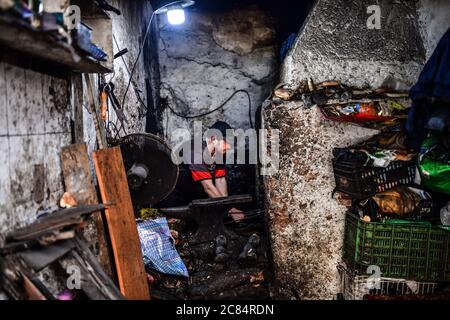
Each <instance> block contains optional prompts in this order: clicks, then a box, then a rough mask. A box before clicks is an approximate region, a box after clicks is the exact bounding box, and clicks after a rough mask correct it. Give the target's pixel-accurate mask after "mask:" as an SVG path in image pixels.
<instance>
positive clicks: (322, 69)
mask: <svg viewBox="0 0 450 320" xmlns="http://www.w3.org/2000/svg"><path fill="white" fill-rule="evenodd" d="M377 3H378V4H379V5H380V6H381V13H382V19H381V23H382V25H381V26H382V28H381V30H368V29H367V27H366V20H367V18H368V17H369V15H368V14H367V13H366V9H367V6H369V5H373V4H377ZM424 62H425V49H424V46H423V45H422V39H421V36H420V31H419V26H418V14H417V11H416V6H415V2H414V1H373V0H370V1H369V0H362V1H361V0H357V1H356V0H353V1H335V0H318V1H317V3H316V6H315V7H314V8H313V10H312V12H311V14H310V16H309V20H308V21H307V23H306V25H305V27H304V29H303V32H302V33H301V35H300V36H299V37H298V39H297V42H296V45H295V47H294V48H293V49H292V50H291V52H290V54H289V56H288V57H287V58H286V61H285V63H284V65H283V67H282V73H281V77H282V79H283V80H284V82H287V83H289V84H290V85H291V86H292V87H294V88H295V87H296V86H297V85H298V83H299V82H300V81H301V80H303V79H306V78H309V77H311V78H312V79H313V80H314V81H316V82H319V81H325V80H333V79H336V80H341V81H342V82H344V83H347V84H350V85H353V86H358V87H365V86H368V87H372V88H376V87H378V86H380V85H381V84H382V83H383V82H385V81H386V80H390V81H392V80H393V79H394V80H397V82H398V83H400V87H402V88H409V86H411V85H412V84H414V83H415V81H416V79H417V76H418V74H419V72H420V71H421V68H422V66H423V64H424ZM264 123H265V126H266V127H268V128H272V129H279V130H280V131H281V132H280V134H281V141H280V154H281V161H280V171H279V172H278V174H276V175H275V176H272V177H266V178H265V187H266V193H267V199H268V200H267V201H268V203H267V208H268V212H269V219H270V224H271V225H270V228H271V239H272V246H273V255H274V263H275V272H276V280H277V283H276V286H275V290H274V293H275V295H278V296H280V297H286V298H295V299H332V298H334V297H335V295H336V293H337V292H339V282H338V273H337V270H336V265H337V263H338V261H340V259H341V253H342V243H343V229H344V217H345V211H346V209H345V207H344V206H343V205H342V204H340V202H339V201H338V200H334V199H332V198H331V194H332V191H333V188H334V185H335V184H334V176H333V172H332V167H331V150H332V148H333V147H343V146H347V145H351V144H354V143H356V142H359V141H361V140H364V139H366V138H368V137H369V136H371V135H373V134H374V133H375V131H373V130H367V129H361V128H359V127H357V126H353V125H347V124H338V123H333V122H330V121H326V120H324V119H323V118H322V116H321V115H320V114H319V111H318V110H317V109H314V108H313V109H310V110H305V109H303V108H302V104H301V103H295V102H293V103H286V104H282V105H278V106H273V107H270V108H268V109H266V110H265V111H264Z"/></svg>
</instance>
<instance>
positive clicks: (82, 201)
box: [61, 143, 113, 277]
mask: <svg viewBox="0 0 450 320" xmlns="http://www.w3.org/2000/svg"><path fill="white" fill-rule="evenodd" d="M61 162H62V171H63V176H64V183H65V186H66V191H67V192H69V193H70V194H71V195H72V196H73V197H74V198H75V200H76V201H77V203H78V205H94V204H97V203H98V198H97V192H96V190H95V187H94V183H93V181H92V176H91V171H90V168H89V158H88V152H87V147H86V144H84V143H79V144H74V145H70V146H67V147H64V148H62V151H61ZM86 229H87V230H88V232H85V237H86V238H87V239H88V241H89V243H90V244H93V245H94V247H95V244H96V242H97V241H98V250H99V252H98V258H99V260H100V264H101V266H102V268H103V269H104V270H105V272H106V273H107V274H108V275H109V276H110V277H112V276H113V272H112V267H111V258H110V254H109V250H108V241H107V236H106V231H105V228H104V224H103V219H102V215H101V212H100V211H99V212H96V213H94V214H93V215H92V218H90V221H89V224H88V228H86ZM89 230H94V231H96V235H95V234H94V235H93V236H90V235H89V234H87V233H89Z"/></svg>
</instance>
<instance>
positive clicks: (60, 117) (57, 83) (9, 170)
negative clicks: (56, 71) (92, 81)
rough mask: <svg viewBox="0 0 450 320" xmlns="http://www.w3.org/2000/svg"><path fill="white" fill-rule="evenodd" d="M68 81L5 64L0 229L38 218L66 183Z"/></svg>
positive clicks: (1, 70) (1, 75)
mask: <svg viewBox="0 0 450 320" xmlns="http://www.w3.org/2000/svg"><path fill="white" fill-rule="evenodd" d="M68 86H69V84H68V81H67V80H66V79H61V78H56V77H53V76H49V75H46V74H41V73H38V72H34V71H31V70H27V69H23V68H20V67H17V66H13V65H10V64H7V63H4V62H0V119H1V120H0V122H1V124H0V233H3V232H5V231H7V230H12V229H14V228H17V227H21V226H24V225H27V224H29V223H31V222H33V221H34V220H35V219H36V213H37V211H38V210H42V209H45V208H48V207H50V206H52V205H55V204H56V203H57V201H58V199H59V197H61V195H62V190H63V185H62V178H61V166H60V159H59V150H60V148H61V147H63V146H65V145H68V144H70V141H71V131H70V118H71V108H70V104H69V98H68V95H67V93H68Z"/></svg>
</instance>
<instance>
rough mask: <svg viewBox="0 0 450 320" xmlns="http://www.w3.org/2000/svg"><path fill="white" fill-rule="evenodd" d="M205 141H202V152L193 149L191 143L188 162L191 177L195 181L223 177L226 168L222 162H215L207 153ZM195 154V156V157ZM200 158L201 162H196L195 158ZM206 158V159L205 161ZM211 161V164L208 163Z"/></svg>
mask: <svg viewBox="0 0 450 320" xmlns="http://www.w3.org/2000/svg"><path fill="white" fill-rule="evenodd" d="M205 148H206V143H203V146H202V150H201V152H202V154H201V157H200V154H199V153H198V152H199V151H200V150H195V149H194V148H193V146H192V144H191V155H192V159H191V163H190V164H189V170H190V171H191V175H192V179H193V180H194V181H196V182H199V181H203V180H208V179H212V180H213V179H217V178H223V177H225V176H226V170H225V165H224V164H218V163H215V162H214V161H213V160H212V159H211V158H210V155H209V153H208V152H207V151H206V150H205ZM195 154H197V157H195ZM199 159H202V161H201V163H196V162H195V160H199ZM205 160H207V161H205ZM209 163H211V164H209Z"/></svg>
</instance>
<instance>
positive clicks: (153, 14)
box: [122, 1, 183, 105]
mask: <svg viewBox="0 0 450 320" xmlns="http://www.w3.org/2000/svg"><path fill="white" fill-rule="evenodd" d="M181 2H183V1H174V2H171V3H168V4H166V5H164V6H162V7H161V8H158V9H157V10H155V11H153V12H152V14H151V16H150V20H149V22H148V24H147V29H146V30H145V35H144V39H142V44H141V45H140V47H139V52H138V55H137V57H136V60H135V61H134V63H133V68H132V69H131V74H130V79H128V84H127V88H126V90H125V93H124V95H123V99H122V105H123V104H124V103H125V99H126V97H127V93H128V90H129V89H130V84H131V81H132V79H133V75H134V71H135V70H136V65H137V63H138V61H139V58H140V56H141V53H142V49H144V45H145V42H146V41H147V37H148V35H149V32H150V29H151V25H152V22H153V17H154V16H155V15H157V14H159V13H161V10H162V9H164V8H167V7H170V6H172V5H175V4H177V3H181Z"/></svg>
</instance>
